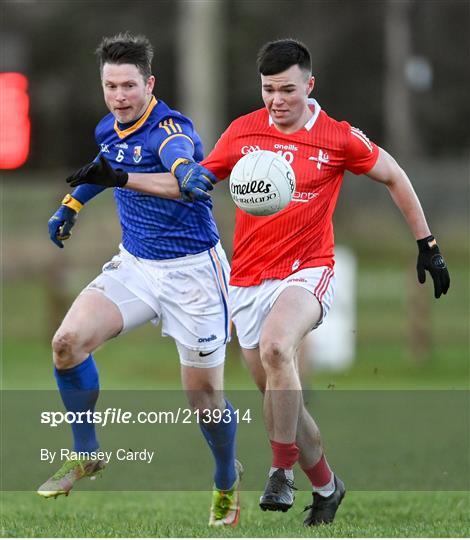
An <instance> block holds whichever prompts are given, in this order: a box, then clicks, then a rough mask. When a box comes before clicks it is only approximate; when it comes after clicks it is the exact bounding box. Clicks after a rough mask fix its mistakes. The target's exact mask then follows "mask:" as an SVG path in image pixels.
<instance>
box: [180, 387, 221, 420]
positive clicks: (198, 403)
mask: <svg viewBox="0 0 470 540" xmlns="http://www.w3.org/2000/svg"><path fill="white" fill-rule="evenodd" d="M187 394H188V403H189V406H190V407H191V409H192V410H193V411H194V412H197V413H198V414H199V415H202V414H204V413H206V414H212V412H213V411H215V410H216V409H223V408H224V406H225V400H224V397H223V393H222V392H221V391H220V390H216V389H215V388H212V387H208V388H204V390H192V391H190V392H187Z"/></svg>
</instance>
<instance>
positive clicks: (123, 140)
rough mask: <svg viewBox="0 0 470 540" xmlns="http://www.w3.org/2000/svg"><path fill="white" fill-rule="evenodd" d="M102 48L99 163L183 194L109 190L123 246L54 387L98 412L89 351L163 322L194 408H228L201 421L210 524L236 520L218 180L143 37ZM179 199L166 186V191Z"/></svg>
mask: <svg viewBox="0 0 470 540" xmlns="http://www.w3.org/2000/svg"><path fill="white" fill-rule="evenodd" d="M96 52H97V55H98V58H99V61H100V73H101V83H102V88H103V93H104V100H105V102H106V105H107V107H108V109H109V111H110V113H109V114H108V115H107V116H105V117H104V118H103V119H102V120H101V121H100V122H99V123H98V125H97V127H96V131H95V138H96V143H97V145H98V148H99V151H100V153H99V155H98V158H97V161H98V160H99V159H100V156H106V158H107V160H108V161H109V163H110V164H111V165H112V167H113V168H115V169H121V170H123V171H126V172H127V173H129V172H133V173H139V172H141V173H149V172H154V173H155V172H164V171H171V172H172V173H173V174H174V175H175V176H176V178H177V179H178V185H179V188H180V191H181V197H180V198H179V199H170V198H168V199H166V198H163V197H154V196H151V195H146V194H143V193H138V192H135V191H131V190H128V189H125V188H120V187H116V189H115V190H114V196H115V199H116V203H117V209H118V215H119V219H120V223H121V227H122V242H121V245H120V250H119V253H118V254H117V255H116V256H115V257H114V258H113V259H112V260H111V261H110V262H108V263H107V264H105V265H104V267H103V271H102V273H101V274H100V275H99V276H98V277H97V278H96V279H94V280H93V281H92V282H91V283H90V284H89V285H88V286H87V287H85V289H84V290H83V291H82V292H81V293H80V294H79V296H78V297H77V298H76V300H75V301H74V303H73V304H72V306H71V308H70V310H69V311H68V313H67V314H66V316H65V318H64V320H63V321H62V324H61V325H60V327H59V329H58V330H57V332H56V334H55V336H54V338H53V340H52V349H53V360H54V366H55V368H54V369H55V377H56V380H57V384H58V387H59V391H60V393H61V396H62V400H63V402H64V405H65V407H66V409H67V410H68V411H73V412H83V411H88V410H91V411H93V410H94V408H95V405H96V401H97V398H98V393H99V378H98V371H97V369H96V365H95V361H94V358H93V351H95V349H96V348H97V347H99V346H100V345H101V344H103V343H104V342H105V341H107V340H108V339H110V338H113V337H116V336H118V335H121V334H124V333H126V332H128V331H130V330H132V329H134V328H136V327H138V326H140V325H142V324H144V323H146V322H148V321H152V322H154V323H156V324H157V323H161V325H162V334H163V335H166V336H171V337H172V338H173V339H174V340H175V342H176V346H177V349H178V353H179V358H180V362H181V377H182V384H183V387H184V389H185V391H186V393H187V395H188V399H189V402H190V404H191V406H192V407H193V408H195V409H197V410H201V411H202V410H204V409H209V410H221V411H224V413H223V419H224V421H221V422H208V423H202V422H201V423H200V427H201V431H202V433H203V435H204V437H205V438H206V440H207V443H208V445H209V447H210V449H211V451H212V453H213V456H214V460H215V476H214V492H213V501H212V508H211V513H210V521H209V524H210V525H214V526H219V525H222V526H223V525H235V524H236V523H237V521H238V517H239V508H240V507H239V501H238V485H239V481H240V475H241V465H240V464H239V463H238V462H237V460H236V459H235V433H236V419H235V415H234V414H233V407H232V405H231V404H230V403H229V402H228V401H227V400H226V399H225V398H224V395H223V364H224V359H225V347H226V343H227V340H228V339H229V325H230V321H229V312H228V305H227V279H228V273H229V265H228V262H227V258H226V256H225V253H224V251H223V249H222V247H221V245H220V240H219V234H218V231H217V227H216V225H215V222H214V219H213V216H212V203H211V200H210V197H209V196H208V194H207V191H208V190H210V189H212V184H213V183H215V177H214V176H213V175H212V173H210V172H209V171H207V170H206V169H204V167H202V166H201V165H199V164H198V163H197V162H198V161H200V160H201V159H202V157H203V149H202V143H201V140H200V138H199V136H198V134H197V133H196V131H195V130H194V127H193V124H192V122H191V120H189V119H188V118H186V117H185V116H183V115H182V114H181V113H179V112H177V111H174V110H172V109H170V108H169V107H168V106H167V105H166V104H165V103H164V102H163V101H161V100H157V99H156V98H155V96H154V95H153V89H154V85H155V77H154V76H153V75H152V71H151V61H152V57H153V50H152V46H151V44H150V42H149V41H148V40H147V38H145V37H144V36H132V35H131V34H129V33H126V34H119V35H117V36H114V37H111V38H104V39H103V40H102V42H101V44H100V46H99V48H98V49H97V51H96ZM104 189H105V187H103V186H97V185H91V184H85V185H81V186H79V187H78V188H76V189H75V190H74V191H73V192H72V193H71V194H69V195H66V196H65V198H64V199H63V201H62V204H61V205H60V207H59V209H58V210H57V212H56V213H55V214H54V215H53V216H52V217H51V219H50V220H49V235H50V238H51V240H52V241H53V242H54V243H55V244H57V246H59V247H60V248H62V247H63V242H64V241H65V240H67V239H68V238H69V237H70V234H71V229H72V227H73V226H74V224H75V221H76V218H77V215H78V213H79V212H80V210H81V209H82V207H83V206H84V205H85V204H86V203H87V202H88V201H89V200H90V199H91V198H93V197H94V196H96V195H98V194H99V193H100V192H101V191H103V190H104ZM174 196H175V193H174V189H173V190H171V188H170V189H169V193H168V197H174ZM216 417H217V416H216ZM72 432H73V439H74V450H75V451H76V452H84V453H85V454H83V455H85V456H88V454H90V455H91V454H92V453H93V452H95V451H96V450H97V449H98V447H99V444H98V441H97V438H96V434H95V427H94V424H93V423H90V422H83V423H74V424H72ZM87 453H88V454H87ZM103 466H104V463H103V462H101V461H99V460H94V459H79V460H69V461H67V462H65V463H64V464H63V466H62V467H61V468H60V470H59V471H58V472H57V473H56V474H54V476H52V477H51V478H50V479H48V480H47V481H46V482H45V483H44V484H43V485H42V486H41V487H40V488H39V490H38V493H39V494H40V495H42V496H44V497H57V496H58V495H61V494H65V495H67V494H68V493H69V491H70V489H72V487H73V484H74V482H75V481H76V480H79V479H80V478H82V477H84V476H91V475H93V474H94V473H96V472H97V471H98V470H100V469H101V468H103Z"/></svg>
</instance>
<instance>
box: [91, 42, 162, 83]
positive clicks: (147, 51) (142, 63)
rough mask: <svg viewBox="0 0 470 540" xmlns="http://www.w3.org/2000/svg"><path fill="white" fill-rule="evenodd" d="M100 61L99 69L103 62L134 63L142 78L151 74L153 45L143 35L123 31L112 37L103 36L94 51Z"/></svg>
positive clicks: (101, 67) (101, 68)
mask: <svg viewBox="0 0 470 540" xmlns="http://www.w3.org/2000/svg"><path fill="white" fill-rule="evenodd" d="M95 54H96V56H97V57H98V60H99V63H100V71H101V72H102V71H103V66H104V64H106V63H108V64H134V65H135V66H137V68H138V69H139V71H140V72H141V73H142V75H143V77H144V79H148V77H150V75H152V59H153V47H152V44H151V43H150V41H149V40H148V39H147V38H146V37H145V36H142V35H140V36H133V35H132V34H131V33H130V32H124V33H122V34H117V35H115V36H112V37H104V38H103V39H102V40H101V43H100V44H99V47H98V48H97V49H96V51H95Z"/></svg>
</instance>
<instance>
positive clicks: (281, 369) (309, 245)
mask: <svg viewBox="0 0 470 540" xmlns="http://www.w3.org/2000/svg"><path fill="white" fill-rule="evenodd" d="M258 69H259V73H260V75H261V86H262V97H263V101H264V104H265V108H263V109H260V110H257V111H254V112H252V113H250V114H248V115H245V116H242V117H240V118H237V119H236V120H235V121H234V122H232V124H231V125H230V126H229V127H228V129H227V130H226V131H225V132H224V133H223V134H222V136H221V137H220V139H219V141H218V142H217V144H216V146H215V148H214V149H213V151H212V152H211V153H210V154H209V156H208V157H207V158H206V159H205V160H204V161H203V162H202V164H203V165H204V166H205V167H206V168H207V169H208V170H209V171H211V172H213V173H214V174H215V175H216V176H217V177H218V178H219V179H224V178H226V177H228V176H229V174H230V171H231V170H232V168H233V166H234V165H235V163H236V162H237V161H238V160H239V159H240V158H241V157H242V155H243V154H244V153H246V152H248V151H253V150H259V149H264V150H271V151H275V152H281V153H282V155H284V157H285V158H286V159H288V161H290V163H291V165H292V167H293V169H294V171H295V174H296V184H297V185H296V189H297V191H296V193H295V194H294V197H293V200H292V201H291V203H290V204H289V205H288V206H287V207H286V208H285V209H284V210H282V211H281V212H279V213H277V214H275V215H272V216H268V217H261V218H260V217H254V216H251V215H249V214H247V213H244V212H242V211H241V210H239V209H237V211H236V212H237V213H236V223H235V233H234V254H233V260H232V273H231V279H230V284H231V290H230V295H231V308H232V317H233V320H234V323H235V326H236V328H237V334H238V339H239V342H240V345H241V347H242V350H243V354H244V357H245V359H246V362H247V364H248V366H249V369H250V371H251V373H252V375H253V377H254V379H255V381H256V384H257V385H258V387H259V388H260V390H261V391H262V392H263V394H264V416H265V422H266V426H267V431H268V435H269V439H270V443H271V447H272V453H273V460H272V467H271V469H270V471H269V478H268V482H267V485H266V488H265V492H264V494H263V495H262V497H261V499H260V506H261V508H262V509H263V510H282V511H286V510H287V509H289V508H290V507H291V506H292V504H293V501H294V496H293V472H292V470H293V466H294V465H295V463H296V462H299V464H300V466H301V468H302V469H303V470H304V472H305V474H306V475H307V476H308V478H309V480H310V482H311V484H312V487H313V502H312V504H311V505H310V506H309V507H308V509H309V514H308V516H307V518H306V519H305V521H304V523H305V525H308V526H311V525H317V524H319V523H329V522H331V521H333V519H334V516H335V513H336V510H337V509H338V506H339V505H340V503H341V501H342V499H343V497H344V493H345V488H344V485H343V482H342V481H341V480H340V479H339V478H338V477H337V476H336V475H335V474H334V473H333V472H332V471H331V469H330V467H329V465H328V463H327V461H326V458H325V456H324V454H323V450H322V443H321V438H320V432H319V429H318V427H317V425H316V424H315V422H314V420H313V419H312V417H311V416H310V414H309V413H308V412H307V410H306V409H305V407H304V405H303V401H302V396H301V385H300V381H299V375H298V368H297V365H296V353H297V350H298V347H299V345H300V343H301V341H302V339H303V338H304V337H305V335H306V334H307V333H309V332H310V331H311V330H312V329H314V328H316V327H317V326H318V325H320V324H321V322H322V321H323V319H324V318H325V316H326V314H327V312H328V310H329V307H330V305H331V302H332V298H333V291H334V271H333V266H334V260H333V252H334V238H333V224H332V216H333V211H334V208H335V205H336V201H337V198H338V194H339V190H340V187H341V182H342V180H343V176H344V172H345V171H346V170H349V171H351V172H353V173H355V174H366V175H367V176H369V177H370V178H371V179H372V180H374V181H376V182H380V183H383V184H385V186H386V187H387V188H388V190H389V191H390V194H391V196H392V199H393V201H394V202H395V204H396V205H397V206H398V208H399V209H400V210H401V212H402V214H403V216H404V218H405V220H406V222H407V223H408V225H409V227H410V229H411V232H412V233H413V235H414V237H415V238H416V240H417V243H418V262H417V271H418V280H419V281H420V283H424V281H425V271H426V270H427V271H428V272H429V273H430V275H431V277H432V280H433V283H434V293H435V297H436V298H439V297H440V296H441V294H445V293H446V292H447V290H448V288H449V284H450V278H449V273H448V271H447V267H446V264H445V262H444V259H443V257H442V255H441V254H440V251H439V248H438V246H437V243H436V240H435V239H434V237H433V236H432V235H431V231H430V230H429V227H428V225H427V222H426V219H425V216H424V213H423V210H422V208H421V205H420V202H419V200H418V198H417V196H416V194H415V192H414V190H413V187H412V185H411V183H410V181H409V179H408V177H407V175H406V174H405V172H404V171H403V170H402V169H401V167H400V166H399V165H398V164H397V162H396V161H395V160H394V159H393V157H392V156H390V155H389V154H388V153H387V152H386V151H385V150H383V149H381V148H379V147H378V146H377V145H375V144H374V143H373V142H371V141H369V139H368V138H367V137H366V135H364V133H362V132H361V131H360V130H359V129H357V128H354V127H351V126H350V125H349V124H348V123H347V122H338V121H336V120H334V119H332V118H330V117H329V116H328V115H327V114H326V113H325V112H324V111H323V110H322V109H321V107H320V105H319V104H318V103H317V102H316V101H315V100H311V99H309V95H310V93H311V92H312V90H313V87H314V84H315V79H314V77H313V76H312V72H311V60H310V54H309V51H308V49H307V48H306V47H305V45H303V44H302V43H300V42H298V41H296V40H292V39H283V40H279V41H274V42H269V43H267V44H266V45H264V46H263V47H262V49H261V50H260V52H259V55H258ZM122 175H124V176H122ZM118 177H119V178H118ZM72 178H73V181H74V184H73V185H78V183H85V182H89V183H98V184H102V185H107V186H112V185H115V182H117V181H118V182H119V183H120V185H122V184H123V183H125V185H126V187H127V188H129V189H134V190H137V191H145V192H147V193H153V194H155V195H159V196H168V197H175V196H178V185H177V183H176V182H175V181H174V179H172V178H171V176H170V175H166V176H165V175H161V174H160V175H137V174H130V175H127V173H121V172H116V171H113V170H112V169H110V168H109V167H108V166H107V165H106V163H105V162H104V161H102V162H101V163H99V164H97V165H96V166H95V167H94V168H93V169H92V170H87V171H86V174H85V175H82V176H80V175H78V178H77V175H74V176H73V177H72ZM196 189H199V190H200V189H204V186H200V185H198V186H195V190H196ZM208 189H212V185H210V186H209V185H208Z"/></svg>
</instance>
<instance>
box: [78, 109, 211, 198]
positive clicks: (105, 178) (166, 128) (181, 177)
mask: <svg viewBox="0 0 470 540" xmlns="http://www.w3.org/2000/svg"><path fill="white" fill-rule="evenodd" d="M191 135H192V125H191V124H190V123H185V122H184V121H180V122H177V121H175V120H173V119H171V118H169V119H166V120H165V121H162V122H160V123H159V125H158V129H157V133H156V135H155V139H154V144H155V146H156V149H157V150H156V151H157V153H158V156H159V158H160V161H161V162H162V164H163V165H164V166H165V168H167V169H168V170H169V171H170V172H171V174H165V173H127V172H126V171H123V170H121V169H113V168H112V167H111V165H110V164H109V162H108V161H107V160H106V158H105V157H104V156H100V158H99V160H98V161H97V162H96V163H90V164H89V165H87V166H85V167H83V168H82V169H80V171H77V172H76V173H74V174H73V175H71V176H69V178H67V182H68V183H69V184H70V185H71V186H78V185H82V184H84V183H93V184H98V185H102V186H105V187H126V188H128V189H133V190H134V191H140V192H143V193H148V194H151V195H156V196H158V197H164V198H177V199H179V198H180V197H182V198H183V200H185V201H187V202H190V201H194V200H205V199H209V198H210V195H209V194H208V191H211V190H212V189H213V186H214V184H215V183H216V182H217V178H216V177H215V176H214V175H213V174H212V173H211V172H210V171H209V170H208V169H206V168H205V167H203V166H202V165H200V164H199V163H196V162H195V161H194V142H193V140H192V138H191ZM175 179H176V180H175Z"/></svg>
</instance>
